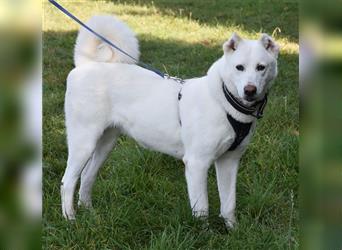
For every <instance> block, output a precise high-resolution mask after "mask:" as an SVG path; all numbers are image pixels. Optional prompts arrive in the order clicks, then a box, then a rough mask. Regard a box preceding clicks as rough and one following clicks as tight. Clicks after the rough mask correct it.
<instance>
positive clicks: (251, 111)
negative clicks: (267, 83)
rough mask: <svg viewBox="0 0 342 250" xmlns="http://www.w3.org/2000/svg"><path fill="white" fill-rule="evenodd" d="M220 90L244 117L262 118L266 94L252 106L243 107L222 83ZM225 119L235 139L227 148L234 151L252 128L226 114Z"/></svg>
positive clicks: (250, 123)
mask: <svg viewBox="0 0 342 250" xmlns="http://www.w3.org/2000/svg"><path fill="white" fill-rule="evenodd" d="M222 89H223V93H224V96H225V97H226V99H227V101H228V102H229V103H230V104H231V105H232V106H233V107H234V108H235V109H236V110H237V111H239V112H241V113H243V114H245V115H251V116H254V117H256V118H257V119H260V118H262V116H263V111H264V108H265V106H266V103H267V94H266V95H265V97H264V98H263V99H262V100H260V101H258V102H256V103H255V104H253V106H250V107H248V106H245V105H244V104H242V103H241V102H240V101H239V100H237V99H236V98H235V96H234V95H233V94H232V93H230V92H229V90H228V89H227V87H226V85H225V84H224V82H222ZM227 119H228V122H229V123H230V125H232V127H233V130H234V132H235V139H234V142H233V144H232V145H231V146H230V147H229V149H228V151H233V150H234V149H236V148H237V147H238V146H239V145H240V143H241V142H242V141H243V140H244V139H245V138H246V136H247V135H248V134H249V131H250V129H251V126H252V122H248V123H245V122H240V121H238V120H236V119H235V118H233V117H232V116H231V115H230V114H229V113H227Z"/></svg>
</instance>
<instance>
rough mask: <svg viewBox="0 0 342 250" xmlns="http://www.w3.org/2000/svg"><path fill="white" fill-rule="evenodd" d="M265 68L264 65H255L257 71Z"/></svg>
mask: <svg viewBox="0 0 342 250" xmlns="http://www.w3.org/2000/svg"><path fill="white" fill-rule="evenodd" d="M265 68H266V67H265V65H262V64H258V65H257V67H256V70H257V71H263V70H264V69H265Z"/></svg>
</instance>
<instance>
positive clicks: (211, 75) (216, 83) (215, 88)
mask: <svg viewBox="0 0 342 250" xmlns="http://www.w3.org/2000/svg"><path fill="white" fill-rule="evenodd" d="M222 60H223V59H222V58H220V59H219V60H217V61H216V62H215V63H214V64H213V65H212V66H211V67H210V69H209V71H208V74H207V76H206V77H207V78H208V81H207V82H208V88H209V92H210V93H211V96H212V97H213V98H214V99H215V100H216V101H217V102H218V103H219V105H220V106H221V107H223V109H224V110H225V112H226V113H228V114H230V115H231V116H232V117H233V118H234V119H236V120H237V121H240V122H243V123H249V122H254V121H255V120H256V118H255V117H253V116H252V115H247V114H244V113H242V112H240V111H238V110H237V109H235V108H234V107H233V106H232V104H230V103H229V102H228V101H227V99H226V97H225V95H224V92H223V90H222V83H223V82H222V81H223V80H222V78H221V75H220V72H219V67H220V64H221V63H222ZM226 86H227V88H228V90H229V92H230V93H232V94H233V95H234V96H235V97H236V98H237V99H239V97H238V96H237V91H236V89H233V87H232V86H231V85H230V84H228V85H226ZM243 104H244V105H246V103H243ZM251 105H252V104H251Z"/></svg>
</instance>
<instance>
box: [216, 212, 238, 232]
mask: <svg viewBox="0 0 342 250" xmlns="http://www.w3.org/2000/svg"><path fill="white" fill-rule="evenodd" d="M220 217H221V218H222V219H223V220H224V224H225V225H226V228H227V229H228V230H232V229H234V228H235V227H236V219H235V216H234V215H232V216H222V215H220Z"/></svg>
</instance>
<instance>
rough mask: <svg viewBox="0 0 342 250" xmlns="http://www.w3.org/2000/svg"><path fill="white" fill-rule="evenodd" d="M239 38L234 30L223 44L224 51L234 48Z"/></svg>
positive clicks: (239, 40)
mask: <svg viewBox="0 0 342 250" xmlns="http://www.w3.org/2000/svg"><path fill="white" fill-rule="evenodd" d="M241 40H242V38H241V37H239V35H238V34H236V33H235V32H234V33H233V34H232V36H231V37H230V38H229V40H228V41H226V42H225V43H224V44H223V51H224V53H228V52H231V51H234V50H236V48H237V46H238V44H239V43H240V42H241Z"/></svg>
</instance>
